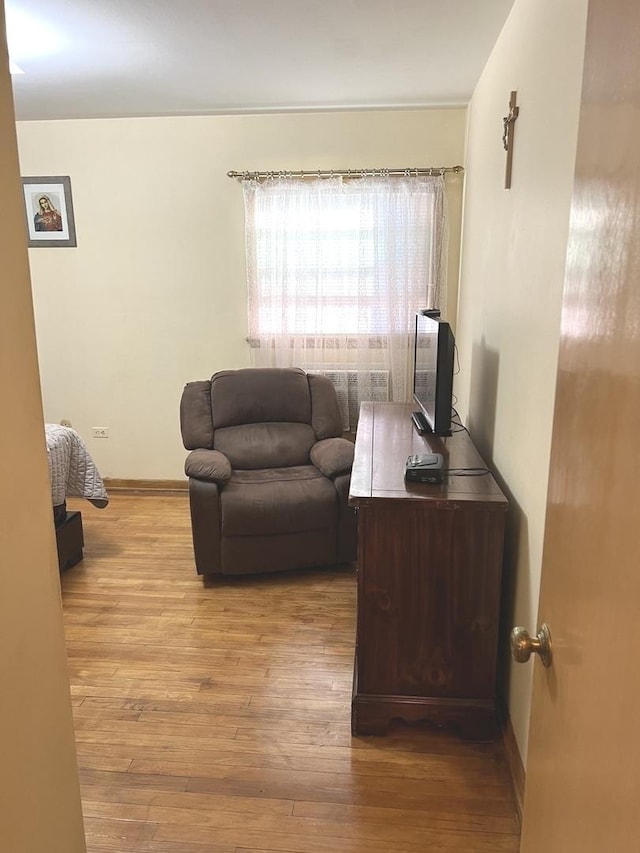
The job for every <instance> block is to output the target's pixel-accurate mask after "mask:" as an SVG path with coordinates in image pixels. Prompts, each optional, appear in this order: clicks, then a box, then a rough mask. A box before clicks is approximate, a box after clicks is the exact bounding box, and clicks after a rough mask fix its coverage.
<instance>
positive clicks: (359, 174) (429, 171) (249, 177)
mask: <svg viewBox="0 0 640 853" xmlns="http://www.w3.org/2000/svg"><path fill="white" fill-rule="evenodd" d="M447 172H454V173H455V174H459V173H460V172H464V168H463V167H462V166H429V167H427V168H424V167H419V168H416V167H411V168H407V169H317V170H316V171H315V172H312V171H309V172H305V171H293V172H291V171H284V170H283V171H280V172H227V177H228V178H237V179H238V180H239V181H263V180H274V179H286V178H372V177H376V178H381V177H384V178H386V177H402V178H409V177H418V176H423V175H427V176H430V177H433V176H435V175H444V174H445V173H447Z"/></svg>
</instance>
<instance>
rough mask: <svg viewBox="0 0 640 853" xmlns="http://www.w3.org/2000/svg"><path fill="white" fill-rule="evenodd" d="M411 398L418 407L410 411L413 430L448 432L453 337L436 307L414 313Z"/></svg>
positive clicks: (437, 432)
mask: <svg viewBox="0 0 640 853" xmlns="http://www.w3.org/2000/svg"><path fill="white" fill-rule="evenodd" d="M414 355H415V358H414V363H413V364H414V366H413V399H414V400H415V402H416V403H417V404H418V406H419V407H420V408H419V410H418V411H417V412H414V413H413V414H412V416H411V417H412V420H413V424H414V426H415V428H416V430H417V431H418V432H419V433H420V434H421V435H422V434H423V433H433V434H434V435H441V436H445V435H451V409H452V402H453V399H452V398H453V369H454V362H455V341H454V338H453V332H452V331H451V327H450V326H449V324H448V323H446V322H445V321H444V320H441V319H440V312H439V311H427V310H425V311H419V312H418V313H417V314H416V334H415V352H414Z"/></svg>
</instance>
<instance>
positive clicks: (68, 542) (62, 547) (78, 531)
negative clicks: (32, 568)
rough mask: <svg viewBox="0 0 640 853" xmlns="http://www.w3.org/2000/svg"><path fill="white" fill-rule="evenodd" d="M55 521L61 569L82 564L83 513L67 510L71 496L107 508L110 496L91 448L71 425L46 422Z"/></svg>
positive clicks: (100, 507)
mask: <svg viewBox="0 0 640 853" xmlns="http://www.w3.org/2000/svg"><path fill="white" fill-rule="evenodd" d="M45 434H46V440H47V456H48V459H49V479H50V481H51V501H52V504H53V520H54V524H55V528H56V542H57V546H58V563H59V565H60V571H63V570H64V569H68V568H70V567H71V566H75V565H76V563H79V562H80V560H82V557H83V550H82V549H83V547H84V537H83V531H82V516H81V514H80V513H79V512H77V511H74V512H67V498H69V497H78V498H86V499H87V500H88V501H90V502H91V503H92V504H93V505H94V506H96V507H98V508H99V509H104V507H106V506H107V504H108V503H109V495H108V494H107V490H106V489H105V487H104V483H103V482H102V477H101V476H100V472H99V471H98V469H97V467H96V465H95V463H94V461H93V459H92V458H91V454H90V453H89V451H88V450H87V447H86V445H85V443H84V441H83V440H82V438H81V437H80V436H79V435H78V433H77V432H76V431H75V430H73V429H71V427H66V426H61V425H60V424H45Z"/></svg>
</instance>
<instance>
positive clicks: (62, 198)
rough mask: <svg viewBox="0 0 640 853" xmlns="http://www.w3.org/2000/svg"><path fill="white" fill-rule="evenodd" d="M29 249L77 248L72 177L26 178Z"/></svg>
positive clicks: (24, 191) (25, 194)
mask: <svg viewBox="0 0 640 853" xmlns="http://www.w3.org/2000/svg"><path fill="white" fill-rule="evenodd" d="M22 192H23V194H24V209H25V216H26V222H27V234H28V245H29V247H30V248H34V247H38V246H40V247H42V246H45V247H56V248H58V247H61V246H77V242H76V225H75V219H74V216H73V200H72V198H71V178H70V177H69V176H68V175H58V176H51V177H45V176H32V177H26V178H25V177H23V178H22Z"/></svg>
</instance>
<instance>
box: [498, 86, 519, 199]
mask: <svg viewBox="0 0 640 853" xmlns="http://www.w3.org/2000/svg"><path fill="white" fill-rule="evenodd" d="M517 97H518V93H517V92H511V97H510V98H509V113H508V114H507V115H506V116H504V118H503V119H502V124H503V132H502V144H503V146H504V150H505V151H506V152H507V168H506V171H505V173H504V188H505V189H506V190H509V189H511V163H512V161H513V137H514V131H515V123H516V119H517V118H518V113H519V112H520V107H518V106H516V100H517Z"/></svg>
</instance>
